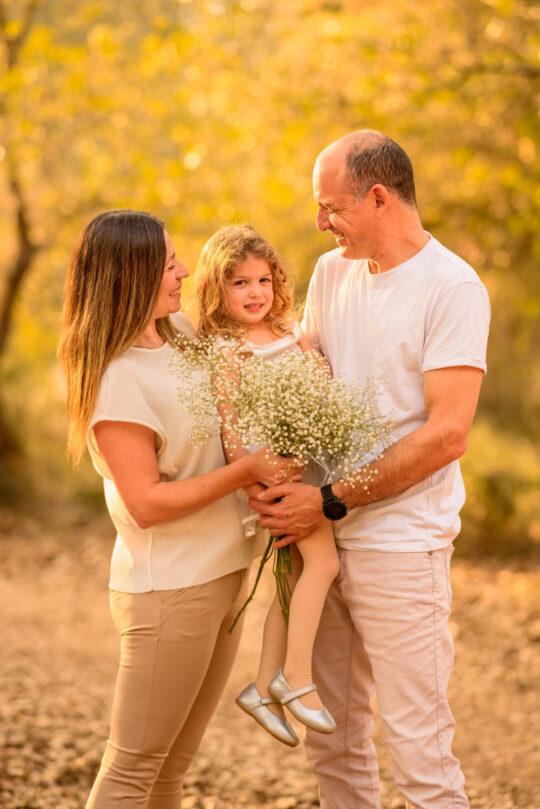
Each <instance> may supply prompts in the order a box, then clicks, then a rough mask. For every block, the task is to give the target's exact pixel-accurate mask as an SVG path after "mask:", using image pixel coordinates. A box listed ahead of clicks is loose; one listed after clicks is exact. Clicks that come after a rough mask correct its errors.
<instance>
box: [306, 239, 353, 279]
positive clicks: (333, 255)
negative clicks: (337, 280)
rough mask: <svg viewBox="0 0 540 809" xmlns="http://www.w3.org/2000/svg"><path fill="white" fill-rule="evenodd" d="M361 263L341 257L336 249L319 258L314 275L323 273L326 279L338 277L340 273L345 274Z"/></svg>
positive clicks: (337, 248)
mask: <svg viewBox="0 0 540 809" xmlns="http://www.w3.org/2000/svg"><path fill="white" fill-rule="evenodd" d="M363 261H364V259H350V258H344V257H343V256H342V255H341V252H340V250H339V247H336V248H335V249H334V250H329V251H328V252H327V253H323V254H322V255H321V256H320V257H319V260H318V261H317V264H316V266H315V271H314V275H317V274H320V273H323V274H325V277H326V278H329V277H331V276H332V277H338V276H339V273H340V272H347V271H349V270H351V269H353V268H354V267H356V266H357V265H358V264H361V263H362V262H363ZM336 273H337V275H336Z"/></svg>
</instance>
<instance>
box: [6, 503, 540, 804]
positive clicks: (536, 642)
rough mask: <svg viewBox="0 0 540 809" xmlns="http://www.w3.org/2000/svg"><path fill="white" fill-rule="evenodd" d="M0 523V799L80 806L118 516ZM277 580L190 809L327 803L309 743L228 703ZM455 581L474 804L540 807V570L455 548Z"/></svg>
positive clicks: (108, 689)
mask: <svg viewBox="0 0 540 809" xmlns="http://www.w3.org/2000/svg"><path fill="white" fill-rule="evenodd" d="M0 534H1V535H2V537H3V539H2V563H1V571H2V572H1V574H0V614H1V616H2V621H1V623H0V672H1V675H0V712H1V719H2V721H1V725H0V736H1V743H0V809H23V807H24V809H79V808H80V807H82V806H84V802H85V798H86V795H87V792H88V790H89V786H90V784H91V782H92V778H93V775H94V773H95V771H96V769H97V766H98V763H99V760H100V757H101V753H102V750H103V744H104V739H105V737H106V734H107V723H108V713H109V708H110V698H111V693H112V686H113V682H114V676H115V670H116V656H117V647H118V641H117V637H116V635H115V632H114V629H113V627H112V624H111V621H110V619H109V614H108V606H107V593H106V588H105V583H106V578H107V566H108V557H109V553H110V549H111V543H112V539H111V530H110V527H109V523H108V521H107V520H106V519H103V520H97V521H96V522H95V523H93V524H92V525H91V526H82V527H78V528H76V529H74V528H73V527H70V528H69V529H68V528H65V529H64V530H63V531H60V532H58V530H57V531H56V533H55V535H48V534H47V533H46V529H43V528H42V527H41V525H40V523H39V522H38V521H34V520H32V519H28V520H27V521H25V522H24V523H23V524H22V525H21V523H20V521H19V522H18V523H17V524H16V523H15V521H14V519H13V518H12V517H11V516H10V515H9V514H3V513H1V512H0ZM270 586H271V583H270V581H269V580H267V581H266V582H265V583H264V586H263V588H262V590H261V593H260V595H259V597H258V599H257V600H256V601H255V602H254V603H253V604H252V605H251V607H250V612H249V616H248V621H247V625H246V628H245V631H244V636H243V640H242V645H241V650H240V654H239V657H238V660H237V663H236V666H235V669H234V672H233V675H232V677H231V680H230V682H229V684H228V686H227V689H226V692H225V695H224V697H223V699H222V701H221V704H220V707H219V708H218V711H217V713H216V715H215V717H214V719H213V721H212V723H211V726H210V728H209V729H208V732H207V734H206V737H205V739H204V742H203V745H202V748H201V750H200V752H199V755H198V757H197V760H196V762H195V764H194V766H193V768H192V770H191V772H190V774H189V776H188V781H187V789H186V796H185V798H184V800H183V803H182V809H237V807H247V808H248V809H255V807H268V808H269V809H292V807H295V808H296V809H308V807H316V806H318V801H317V791H316V786H315V780H314V778H313V776H312V774H311V773H310V771H309V768H308V766H307V764H306V762H305V758H304V753H303V750H302V748H301V747H300V748H297V749H295V750H290V749H289V748H286V747H284V746H283V745H281V744H280V743H279V742H275V741H274V740H273V739H272V738H271V737H270V736H268V735H267V734H265V733H264V731H263V730H260V729H259V728H258V726H256V725H255V723H253V721H252V720H250V719H249V717H247V716H245V715H244V714H242V713H241V712H240V711H239V710H238V708H236V706H235V705H234V703H233V698H234V695H235V694H236V693H237V692H238V691H239V690H240V689H241V688H242V687H243V686H244V685H245V684H246V683H247V682H248V681H249V680H250V679H251V678H252V676H253V674H254V671H255V654H256V651H255V650H257V649H258V646H259V635H260V625H261V622H262V618H263V615H264V610H265V607H266V603H267V602H268V598H269V596H270ZM453 587H454V617H453V631H454V638H455V643H456V665H455V668H454V675H453V679H452V683H451V689H450V691H451V693H450V696H451V702H452V706H453V709H454V713H455V715H456V718H457V721H458V735H457V737H456V743H455V750H456V753H457V755H458V756H459V757H460V759H461V760H462V763H463V767H464V770H465V774H466V776H467V784H468V792H469V796H470V799H471V806H472V807H473V809H480V807H486V809H487V807H489V809H495V807H496V809H540V794H539V786H540V715H539V714H540V710H539V709H540V571H539V570H534V571H529V572H524V571H518V570H504V569H501V568H497V567H494V566H478V565H471V564H470V563H464V562H459V563H457V562H456V563H455V565H454V571H453ZM231 728H234V733H231ZM297 729H298V730H300V728H299V727H298V726H297ZM377 745H378V748H379V751H380V763H381V780H382V787H383V806H384V807H385V809H397V807H401V806H403V800H402V798H401V797H400V795H399V793H398V792H397V791H396V790H395V788H394V787H393V784H392V778H391V767H390V763H389V759H388V755H387V753H386V751H385V749H384V745H383V744H382V741H381V733H380V727H378V730H377Z"/></svg>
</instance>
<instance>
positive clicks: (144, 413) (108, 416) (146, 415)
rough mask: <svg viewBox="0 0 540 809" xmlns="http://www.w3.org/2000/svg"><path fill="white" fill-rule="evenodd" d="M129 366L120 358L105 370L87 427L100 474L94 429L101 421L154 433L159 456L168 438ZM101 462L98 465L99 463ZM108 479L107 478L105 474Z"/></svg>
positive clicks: (98, 453)
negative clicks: (129, 425)
mask: <svg viewBox="0 0 540 809" xmlns="http://www.w3.org/2000/svg"><path fill="white" fill-rule="evenodd" d="M137 376H138V375H137V373H136V372H135V373H134V368H133V367H132V365H131V364H129V363H126V362H124V361H123V358H120V359H119V360H118V361H116V362H114V361H113V362H112V363H111V365H110V366H109V367H108V368H107V370H106V371H105V373H104V375H103V378H102V380H101V384H100V387H99V391H98V395H97V400H96V404H95V407H94V412H93V414H92V418H91V420H90V424H89V427H88V446H89V450H90V455H91V456H92V460H93V461H94V463H95V464H96V467H97V468H98V471H99V472H100V473H102V474H103V469H102V468H100V467H102V466H103V464H104V461H103V459H102V458H101V453H100V452H99V449H98V446H97V444H96V440H95V436H94V429H93V428H94V426H95V425H96V424H97V423H98V422H100V421H123V422H131V423H133V424H141V425H142V426H144V427H148V428H149V429H150V430H153V431H154V432H155V433H156V452H157V454H158V455H160V454H161V453H162V452H163V450H164V449H165V447H166V445H167V435H166V432H165V429H164V427H163V425H162V424H161V423H160V420H159V418H158V417H157V415H156V413H155V409H153V408H152V406H151V404H150V403H149V402H148V400H147V396H146V393H145V390H144V388H143V386H141V385H140V384H139V380H138V378H137ZM99 461H101V463H99ZM107 476H108V475H107Z"/></svg>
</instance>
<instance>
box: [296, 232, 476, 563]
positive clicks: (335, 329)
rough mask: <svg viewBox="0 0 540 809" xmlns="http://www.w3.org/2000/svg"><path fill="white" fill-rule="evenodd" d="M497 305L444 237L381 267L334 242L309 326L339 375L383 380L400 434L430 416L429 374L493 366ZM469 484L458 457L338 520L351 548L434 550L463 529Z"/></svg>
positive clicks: (314, 290)
mask: <svg viewBox="0 0 540 809" xmlns="http://www.w3.org/2000/svg"><path fill="white" fill-rule="evenodd" d="M489 319H490V307H489V299H488V295H487V291H486V289H485V287H484V285H483V284H482V282H481V281H480V279H479V277H478V275H477V274H476V272H475V271H474V270H473V269H472V267H470V266H469V265H468V264H467V263H466V262H464V261H463V260H462V259H460V258H459V257H458V256H456V255H455V254H454V253H452V252H450V250H447V249H446V248H445V247H443V246H442V245H441V244H440V243H439V242H438V241H437V240H436V239H434V238H433V237H430V240H429V242H428V243H427V244H426V245H425V247H423V248H422V249H421V250H420V251H419V252H418V253H417V254H416V255H415V256H413V257H412V258H411V259H409V260H408V261H405V262H404V263H403V264H400V265H399V266H397V267H394V268H393V269H391V270H388V271H387V272H384V273H380V274H377V275H374V274H372V273H370V272H369V267H368V263H367V261H366V260H358V261H352V260H350V259H346V258H343V257H342V256H341V255H340V253H339V250H332V251H331V252H330V253H326V254H325V255H323V256H321V258H320V259H319V261H318V263H317V266H316V268H315V271H314V273H313V277H312V279H311V283H310V286H309V290H308V295H307V301H306V309H305V314H304V319H303V322H302V328H303V330H304V332H305V333H306V334H307V335H308V337H310V339H311V340H312V341H313V342H314V344H315V345H317V346H318V347H320V348H321V350H322V351H323V353H324V355H325V356H326V357H327V358H328V360H329V361H330V364H331V366H332V370H333V372H334V376H335V377H338V378H348V379H353V380H355V381H357V382H358V383H359V384H361V385H365V384H366V383H368V381H373V382H375V383H376V386H377V388H378V390H379V391H380V395H379V396H378V406H379V410H380V412H381V413H383V414H391V415H392V417H393V420H394V423H395V428H394V430H393V441H397V440H398V439H399V438H403V436H405V435H407V434H408V433H410V432H412V430H415V429H416V428H418V427H420V426H421V425H422V424H424V423H425V422H426V420H427V413H426V409H425V404H424V396H423V387H422V382H423V374H424V373H425V372H426V371H431V370H435V369H439V368H448V367H451V366H459V365H467V366H472V367H475V368H480V369H482V370H483V371H485V370H486V359H485V358H486V344H487V336H488V329H489ZM464 501H465V489H464V485H463V479H462V477H461V471H460V468H459V463H458V461H454V462H452V463H450V464H448V466H445V467H444V468H443V469H441V470H439V471H438V472H436V473H435V474H434V475H431V476H430V477H429V478H427V479H426V480H423V481H421V482H420V483H418V484H416V485H414V486H412V487H410V488H409V489H407V490H406V491H404V492H403V493H401V494H399V495H396V496H395V497H389V498H387V499H385V500H381V501H379V502H377V503H372V504H370V505H367V506H361V507H359V508H355V509H352V510H351V511H350V512H349V514H348V515H347V517H345V518H344V519H343V520H340V521H338V522H335V523H334V531H335V534H336V541H337V544H338V545H339V546H341V547H345V548H357V549H361V548H365V549H374V550H386V551H430V550H436V549H438V548H442V547H444V546H445V545H448V544H449V543H450V542H451V541H452V540H453V539H454V537H455V536H456V535H457V534H458V532H459V529H460V519H459V511H460V509H461V507H462V505H463V503H464Z"/></svg>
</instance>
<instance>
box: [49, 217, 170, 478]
mask: <svg viewBox="0 0 540 809" xmlns="http://www.w3.org/2000/svg"><path fill="white" fill-rule="evenodd" d="M166 259H167V256H166V247H165V234H164V225H163V222H161V221H160V220H159V219H156V217H154V216H151V215H150V214H147V213H143V212H141V211H132V210H129V209H124V210H114V211H105V212H104V213H101V214H98V216H96V217H95V218H94V219H92V221H91V222H90V223H89V224H88V225H87V226H86V227H85V228H84V229H83V230H82V232H81V233H80V235H79V238H78V239H77V242H76V244H75V247H74V248H73V252H72V255H71V263H70V268H69V273H68V277H67V281H66V290H65V301H64V311H63V323H62V335H61V341H60V347H59V357H60V362H61V365H62V368H63V371H64V374H65V378H66V384H67V400H68V416H69V435H68V445H67V450H68V454H70V455H71V456H72V458H73V460H74V462H75V463H78V462H79V461H80V459H81V457H82V454H83V452H84V448H85V444H86V434H87V431H88V425H89V423H90V419H91V416H92V412H93V409H94V406H95V402H96V397H97V393H98V388H99V383H100V381H101V377H102V376H103V373H104V371H105V369H106V368H107V366H108V364H109V363H110V362H111V360H113V359H114V358H115V357H118V356H119V355H120V354H122V353H123V352H124V351H126V350H127V349H128V348H129V347H130V346H131V345H133V343H134V342H135V341H136V340H137V339H138V338H139V337H140V336H141V334H142V333H143V332H144V330H145V328H146V327H147V326H148V324H149V323H150V320H151V318H152V313H153V311H154V307H155V305H156V302H157V298H158V293H159V287H160V284H161V279H162V277H163V270H164V268H165V262H166ZM156 326H157V329H158V332H159V334H160V335H161V337H163V339H164V340H168V341H172V340H173V339H174V336H175V334H176V332H175V329H174V327H173V325H172V323H171V322H170V320H169V318H160V319H159V320H157V321H156Z"/></svg>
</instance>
